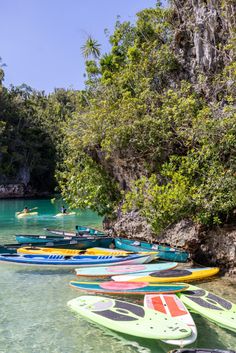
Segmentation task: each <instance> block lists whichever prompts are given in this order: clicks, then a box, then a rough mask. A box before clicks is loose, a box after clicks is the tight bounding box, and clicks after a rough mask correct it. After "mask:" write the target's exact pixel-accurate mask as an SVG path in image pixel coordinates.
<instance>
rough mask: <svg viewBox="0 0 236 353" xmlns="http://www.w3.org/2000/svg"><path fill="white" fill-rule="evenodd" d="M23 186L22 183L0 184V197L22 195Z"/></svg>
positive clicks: (23, 192) (23, 191)
mask: <svg viewBox="0 0 236 353" xmlns="http://www.w3.org/2000/svg"><path fill="white" fill-rule="evenodd" d="M24 194H25V186H24V185H23V184H4V185H0V198H1V199H5V198H11V197H23V196H24Z"/></svg>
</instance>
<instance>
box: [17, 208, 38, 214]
mask: <svg viewBox="0 0 236 353" xmlns="http://www.w3.org/2000/svg"><path fill="white" fill-rule="evenodd" d="M37 209H38V207H33V208H30V209H29V212H31V211H33V210H37ZM21 213H24V211H20V212H16V214H21Z"/></svg>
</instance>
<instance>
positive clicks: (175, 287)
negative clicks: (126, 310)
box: [70, 281, 188, 295]
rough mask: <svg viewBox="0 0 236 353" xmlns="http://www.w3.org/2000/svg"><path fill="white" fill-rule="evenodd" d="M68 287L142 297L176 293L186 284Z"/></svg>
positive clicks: (84, 284)
mask: <svg viewBox="0 0 236 353" xmlns="http://www.w3.org/2000/svg"><path fill="white" fill-rule="evenodd" d="M70 285H71V286H72V287H74V288H76V289H79V290H81V291H88V292H93V293H109V294H124V295H144V294H158V293H176V292H180V291H183V290H186V289H187V288H188V285H187V284H184V283H178V284H177V283H175V284H157V283H152V284H149V283H145V282H141V283H138V282H135V283H132V282H114V281H107V282H79V281H71V282H70Z"/></svg>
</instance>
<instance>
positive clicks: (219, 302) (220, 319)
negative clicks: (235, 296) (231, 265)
mask: <svg viewBox="0 0 236 353" xmlns="http://www.w3.org/2000/svg"><path fill="white" fill-rule="evenodd" d="M178 295H179V297H180V299H181V301H182V302H183V303H184V304H185V305H186V306H187V307H188V308H190V309H191V310H192V311H194V312H196V313H198V314H200V315H202V316H204V317H206V318H207V319H208V320H210V321H213V322H214V323H216V324H217V325H219V326H222V327H224V328H227V329H229V330H231V331H234V332H236V304H233V303H231V302H230V301H228V300H225V299H223V298H221V297H219V296H218V295H215V294H213V293H210V292H208V291H207V290H205V289H202V288H199V287H195V286H189V287H188V289H187V290H186V291H184V292H183V293H180V294H178Z"/></svg>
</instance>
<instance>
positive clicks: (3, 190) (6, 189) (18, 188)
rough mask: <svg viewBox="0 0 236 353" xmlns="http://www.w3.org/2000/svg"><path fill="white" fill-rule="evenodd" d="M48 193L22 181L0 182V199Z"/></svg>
mask: <svg viewBox="0 0 236 353" xmlns="http://www.w3.org/2000/svg"><path fill="white" fill-rule="evenodd" d="M48 195H50V193H49V192H38V191H37V190H34V189H33V188H32V187H31V186H29V185H28V186H25V185H24V184H22V183H19V184H17V183H15V184H13V183H12V184H0V199H8V198H21V197H40V196H42V197H44V196H48Z"/></svg>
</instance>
